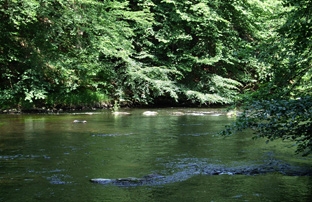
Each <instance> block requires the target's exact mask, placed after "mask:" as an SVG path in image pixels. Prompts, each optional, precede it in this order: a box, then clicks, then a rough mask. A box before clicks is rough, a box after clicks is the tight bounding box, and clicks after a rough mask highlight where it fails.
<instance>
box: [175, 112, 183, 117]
mask: <svg viewBox="0 0 312 202" xmlns="http://www.w3.org/2000/svg"><path fill="white" fill-rule="evenodd" d="M172 115H175V116H183V115H185V113H183V112H172Z"/></svg>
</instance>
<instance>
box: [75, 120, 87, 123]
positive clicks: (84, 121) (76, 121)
mask: <svg viewBox="0 0 312 202" xmlns="http://www.w3.org/2000/svg"><path fill="white" fill-rule="evenodd" d="M73 123H87V121H86V120H83V121H78V120H74V121H73Z"/></svg>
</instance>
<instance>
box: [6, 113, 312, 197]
mask: <svg viewBox="0 0 312 202" xmlns="http://www.w3.org/2000/svg"><path fill="white" fill-rule="evenodd" d="M121 111H124V112H128V113H130V114H128V115H125V114H120V115H113V114H112V113H111V112H110V111H109V110H99V111H92V112H74V113H62V114H15V115H14V114H7V115H5V114H1V115H0V201H118V202H120V201H155V202H156V201H309V200H310V198H311V197H312V177H311V167H312V161H311V160H312V159H311V157H305V158H304V157H301V156H300V155H295V154H294V148H292V147H290V146H291V145H292V143H291V142H281V141H276V142H271V143H269V144H265V140H262V139H259V140H253V139H252V136H253V134H252V131H244V132H242V133H239V134H236V135H234V136H231V137H227V138H224V137H218V136H215V135H214V134H215V133H217V132H218V131H219V130H221V129H223V127H224V125H226V124H229V123H230V122H231V121H233V120H234V119H235V118H234V117H227V116H226V115H225V114H226V113H225V112H223V111H222V109H195V108H166V109H124V110H121ZM145 111H154V112H157V113H158V114H157V115H149V116H146V115H143V113H144V112H145ZM74 120H79V121H84V120H85V121H87V122H86V123H73V121H74ZM151 173H157V174H159V175H161V176H164V177H162V178H157V179H155V180H154V179H152V180H150V181H148V183H141V184H137V183H130V184H123V185H122V186H120V184H113V183H110V184H98V183H92V182H91V181H90V179H95V178H105V179H118V178H128V177H133V178H140V177H142V176H145V175H148V174H151Z"/></svg>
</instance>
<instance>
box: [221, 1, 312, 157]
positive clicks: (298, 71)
mask: <svg viewBox="0 0 312 202" xmlns="http://www.w3.org/2000/svg"><path fill="white" fill-rule="evenodd" d="M284 5H285V6H286V8H285V10H284V11H285V12H284V13H283V15H279V16H278V17H279V18H280V17H281V16H282V17H283V18H282V22H283V23H282V24H280V25H278V26H276V27H274V31H275V34H273V36H272V37H269V38H268V39H267V41H265V42H264V43H263V44H261V46H259V47H260V50H262V51H263V52H262V53H260V54H259V55H260V58H261V60H262V61H264V62H265V63H266V64H268V65H269V66H270V71H271V75H272V76H271V78H272V79H271V80H270V81H269V82H266V83H264V84H263V85H260V88H259V89H258V90H257V91H255V92H250V93H248V94H245V95H243V98H242V99H241V103H240V104H242V105H243V106H244V107H245V112H244V114H243V116H241V117H239V118H238V119H237V121H236V122H235V123H233V124H232V125H231V126H228V127H227V129H225V130H224V131H222V132H221V134H223V135H230V134H232V133H234V132H236V131H238V130H243V129H246V128H253V129H254V130H255V131H256V137H262V138H267V139H268V141H272V140H274V139H277V138H280V139H283V140H290V141H294V142H295V145H296V146H297V152H298V153H302V154H303V155H309V154H311V153H312V136H311V132H312V116H311V111H312V97H311V91H310V89H311V75H312V74H311V73H312V72H311V71H312V68H311V67H312V64H311V55H312V54H311V46H312V41H311V32H310V31H311V28H312V24H311V19H310V17H311V10H312V3H311V1H297V0H285V1H284ZM265 47H267V49H264V48H265ZM268 54H269V55H270V57H268Z"/></svg>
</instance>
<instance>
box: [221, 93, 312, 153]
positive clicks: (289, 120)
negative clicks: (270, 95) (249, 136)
mask: <svg viewBox="0 0 312 202" xmlns="http://www.w3.org/2000/svg"><path fill="white" fill-rule="evenodd" d="M311 113H312V97H309V96H307V97H303V98H298V99H290V100H264V101H255V102H253V103H250V105H249V106H248V110H245V113H244V114H243V115H242V116H241V117H239V118H238V120H237V121H236V122H235V123H234V124H233V125H231V126H227V129H225V130H223V131H222V135H231V134H233V133H234V132H235V131H240V130H243V129H246V128H252V129H254V131H255V134H256V136H255V138H260V137H261V138H267V139H268V141H273V140H275V139H282V140H290V141H295V144H294V146H297V150H296V151H297V152H298V153H302V154H303V155H308V154H311V153H312V136H311V133H312V116H311Z"/></svg>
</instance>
